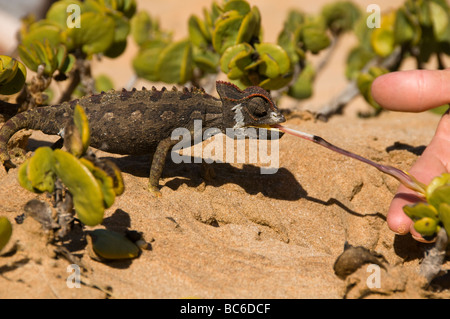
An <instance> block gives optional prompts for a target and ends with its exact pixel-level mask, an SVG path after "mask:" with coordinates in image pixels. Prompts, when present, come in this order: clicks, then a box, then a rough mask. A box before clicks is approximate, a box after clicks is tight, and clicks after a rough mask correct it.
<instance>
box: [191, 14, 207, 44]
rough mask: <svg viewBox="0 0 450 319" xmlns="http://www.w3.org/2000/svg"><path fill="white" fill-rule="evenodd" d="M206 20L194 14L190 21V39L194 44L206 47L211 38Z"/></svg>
mask: <svg viewBox="0 0 450 319" xmlns="http://www.w3.org/2000/svg"><path fill="white" fill-rule="evenodd" d="M206 29H207V27H206V26H205V22H203V21H202V20H200V18H198V17H197V16H194V15H192V16H191V17H190V18H189V21H188V30H189V40H190V41H191V42H192V44H193V45H194V46H198V47H201V48H206V47H207V46H208V45H209V43H210V41H211V39H210V38H209V37H208V33H207V31H206Z"/></svg>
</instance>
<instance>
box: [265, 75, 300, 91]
mask: <svg viewBox="0 0 450 319" xmlns="http://www.w3.org/2000/svg"><path fill="white" fill-rule="evenodd" d="M291 79H292V76H291V75H279V76H277V77H275V78H268V79H265V80H263V81H261V82H260V83H259V84H258V85H259V86H260V87H262V88H263V89H265V90H267V91H270V90H279V89H281V88H283V87H285V86H286V85H288V83H289V82H291Z"/></svg>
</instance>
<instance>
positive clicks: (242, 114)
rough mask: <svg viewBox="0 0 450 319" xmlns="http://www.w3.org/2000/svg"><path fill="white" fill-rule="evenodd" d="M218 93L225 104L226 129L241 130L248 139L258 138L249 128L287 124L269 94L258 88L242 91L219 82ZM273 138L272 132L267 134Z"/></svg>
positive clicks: (252, 87) (231, 85)
mask: <svg viewBox="0 0 450 319" xmlns="http://www.w3.org/2000/svg"><path fill="white" fill-rule="evenodd" d="M216 88H217V92H218V93H219V96H220V99H221V100H222V103H223V123H224V126H225V127H226V128H232V129H234V130H241V131H242V133H243V134H245V135H246V136H248V137H258V136H255V135H254V133H255V132H256V131H257V130H255V129H253V130H247V128H263V129H269V130H270V127H271V126H272V125H276V124H279V123H283V122H285V121H286V120H285V118H284V116H283V115H282V114H281V113H280V111H279V110H278V108H277V107H276V105H275V103H274V102H273V100H272V98H271V97H270V94H269V92H267V91H266V90H264V89H263V88H261V87H258V86H251V87H248V88H246V89H245V90H243V91H242V90H240V89H239V88H238V87H237V86H235V85H233V84H231V83H228V82H222V81H217V83H216ZM267 136H268V138H271V134H270V131H269V132H268V134H267Z"/></svg>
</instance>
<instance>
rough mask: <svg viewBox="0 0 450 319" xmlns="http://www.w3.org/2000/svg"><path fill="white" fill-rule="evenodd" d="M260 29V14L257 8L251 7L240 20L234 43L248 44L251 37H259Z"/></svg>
mask: <svg viewBox="0 0 450 319" xmlns="http://www.w3.org/2000/svg"><path fill="white" fill-rule="evenodd" d="M260 29H261V14H260V13H259V10H258V8H257V7H253V8H252V10H251V11H250V12H249V13H247V15H246V16H245V17H244V19H243V20H242V23H241V27H240V28H239V32H238V34H237V37H236V43H242V42H250V41H251V40H252V38H253V37H257V36H259V32H260Z"/></svg>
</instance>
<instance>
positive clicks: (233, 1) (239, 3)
mask: <svg viewBox="0 0 450 319" xmlns="http://www.w3.org/2000/svg"><path fill="white" fill-rule="evenodd" d="M223 11H224V12H227V11H237V12H239V14H240V15H242V16H245V15H246V14H247V13H249V12H250V5H249V4H248V2H247V1H243V0H230V1H227V2H226V3H225V5H224V7H223Z"/></svg>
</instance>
